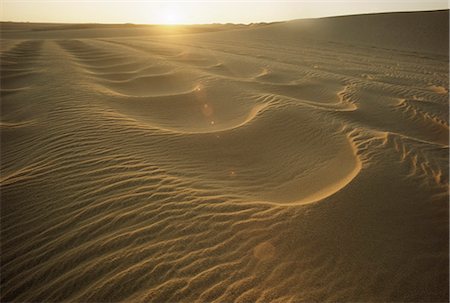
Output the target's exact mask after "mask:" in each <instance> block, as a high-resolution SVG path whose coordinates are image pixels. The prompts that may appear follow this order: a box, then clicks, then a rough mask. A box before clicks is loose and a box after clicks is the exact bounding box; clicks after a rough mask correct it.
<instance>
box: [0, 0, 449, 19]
mask: <svg viewBox="0 0 450 303" xmlns="http://www.w3.org/2000/svg"><path fill="white" fill-rule="evenodd" d="M446 8H448V2H447V0H421V1H419V0H416V1H414V0H413V1H411V0H280V1H273V0H271V1H261V0H260V1H257V0H247V1H238V0H226V1H225V0H197V1H192V0H191V1H189V0H184V1H183V0H179V1H170V0H169V1H152V0H129V1H124V0H95V1H94V0H47V1H43V0H0V20H1V21H21V22H59V23H138V24H205V23H251V22H272V21H283V20H292V19H301V18H316V17H326V16H338V15H351V14H361V13H375V12H393V11H417V10H435V9H446Z"/></svg>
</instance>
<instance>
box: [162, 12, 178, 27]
mask: <svg viewBox="0 0 450 303" xmlns="http://www.w3.org/2000/svg"><path fill="white" fill-rule="evenodd" d="M163 23H164V24H169V25H174V24H180V23H181V18H180V15H178V14H177V13H175V12H169V13H166V14H165V16H164V18H163Z"/></svg>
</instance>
